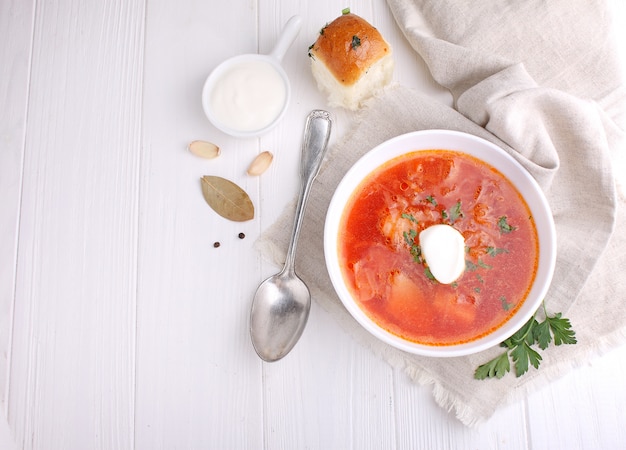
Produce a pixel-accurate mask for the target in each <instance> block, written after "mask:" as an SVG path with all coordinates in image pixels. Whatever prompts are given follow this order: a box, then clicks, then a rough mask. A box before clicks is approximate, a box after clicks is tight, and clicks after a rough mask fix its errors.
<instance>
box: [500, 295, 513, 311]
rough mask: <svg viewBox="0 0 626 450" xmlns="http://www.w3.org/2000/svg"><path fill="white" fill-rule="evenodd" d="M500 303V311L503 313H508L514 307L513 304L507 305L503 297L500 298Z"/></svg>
mask: <svg viewBox="0 0 626 450" xmlns="http://www.w3.org/2000/svg"><path fill="white" fill-rule="evenodd" d="M500 303H502V309H503V310H505V311H509V310H510V309H511V308H512V307H513V306H514V304H513V303H509V302H508V301H507V300H506V297H505V296H504V295H501V296H500Z"/></svg>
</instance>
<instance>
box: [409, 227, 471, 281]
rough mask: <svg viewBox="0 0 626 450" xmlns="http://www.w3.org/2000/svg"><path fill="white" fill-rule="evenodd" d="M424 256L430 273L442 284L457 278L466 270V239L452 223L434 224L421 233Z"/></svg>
mask: <svg viewBox="0 0 626 450" xmlns="http://www.w3.org/2000/svg"><path fill="white" fill-rule="evenodd" d="M419 241H420V247H421V249H422V256H423V257H424V259H425V260H426V263H427V264H428V268H429V269H430V273H432V274H433V277H435V279H436V280H437V281H439V282H440V283H442V284H450V283H453V282H454V281H455V280H457V279H458V278H459V277H460V276H461V275H462V274H463V271H464V270H465V239H464V238H463V235H462V234H461V233H459V231H457V230H456V229H455V228H453V227H451V226H450V225H444V224H439V225H432V226H430V227H428V228H426V229H425V230H423V231H422V232H421V233H420V235H419Z"/></svg>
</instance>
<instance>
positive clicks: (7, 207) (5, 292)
mask: <svg viewBox="0 0 626 450" xmlns="http://www.w3.org/2000/svg"><path fill="white" fill-rule="evenodd" d="M33 10H34V2H32V1H30V2H29V1H20V0H11V1H3V2H0V30H2V35H3V37H2V40H0V105H2V107H0V211H2V214H0V409H1V410H2V414H0V421H3V420H5V419H4V416H5V415H6V409H7V395H8V387H9V386H8V370H9V361H10V346H11V330H12V328H13V303H14V294H15V273H16V272H15V271H16V263H17V238H18V218H19V210H20V196H21V189H22V160H23V158H24V133H25V128H26V102H27V99H28V78H29V73H30V67H29V66H30V56H31V55H30V52H31V47H32V37H33V24H32V21H33Z"/></svg>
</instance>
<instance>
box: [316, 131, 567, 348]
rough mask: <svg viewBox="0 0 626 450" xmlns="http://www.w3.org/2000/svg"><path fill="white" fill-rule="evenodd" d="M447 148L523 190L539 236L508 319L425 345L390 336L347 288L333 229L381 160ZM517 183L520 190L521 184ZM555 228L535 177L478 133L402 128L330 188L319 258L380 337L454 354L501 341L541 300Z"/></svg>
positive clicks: (344, 298) (352, 309) (347, 302)
mask: <svg viewBox="0 0 626 450" xmlns="http://www.w3.org/2000/svg"><path fill="white" fill-rule="evenodd" d="M433 149H441V150H452V151H458V152H461V153H465V154H469V155H472V156H474V157H476V158H478V159H480V160H481V161H483V162H485V163H487V164H489V165H491V166H493V167H495V168H496V169H497V170H499V171H500V172H501V173H502V174H504V175H505V176H506V177H507V178H508V180H509V181H510V182H511V183H513V185H514V186H515V187H516V189H517V190H518V191H519V192H520V194H522V196H523V198H524V199H525V201H526V203H527V205H528V207H529V208H530V210H531V213H532V215H533V218H534V219H535V224H536V227H537V234H538V238H539V263H538V267H537V274H536V276H535V280H534V281H533V284H532V287H531V290H530V292H529V294H528V296H527V297H526V300H525V301H524V303H523V305H522V307H521V308H520V309H519V310H518V312H517V313H516V314H514V315H513V316H512V317H511V318H510V319H509V320H507V321H506V322H505V323H504V324H503V325H501V326H500V327H499V328H497V329H496V330H494V331H492V332H491V333H489V334H487V335H485V336H483V337H480V338H478V339H475V340H473V341H470V342H466V343H462V344H456V345H441V346H437V345H425V344H418V343H415V342H411V341H408V340H405V339H402V338H400V337H399V336H397V335H394V334H392V333H390V332H388V331H386V330H384V329H383V328H381V327H380V326H378V325H377V324H376V323H375V322H374V321H373V320H372V319H370V318H369V316H367V315H366V314H365V312H364V311H363V310H362V309H361V308H360V307H359V306H358V304H357V302H356V301H355V300H354V299H353V298H352V296H351V294H350V293H349V291H348V288H347V287H346V285H345V283H344V281H343V275H342V273H341V268H340V267H339V262H338V259H337V247H338V242H337V238H338V236H337V234H338V230H339V224H340V221H341V217H342V215H343V211H344V207H345V204H346V202H347V200H348V199H349V198H350V197H351V195H352V193H353V192H354V189H356V187H357V186H358V185H359V184H360V183H361V181H363V179H365V178H366V177H367V176H368V175H369V174H371V173H372V171H374V170H375V169H377V168H378V167H380V166H381V165H382V164H384V163H385V162H387V161H389V160H391V159H393V158H395V157H398V156H401V155H404V154H407V153H412V152H415V151H423V150H433ZM522 187H523V188H524V189H522ZM556 249H557V247H556V229H555V225H554V219H553V217H552V212H551V209H550V206H549V204H548V201H547V199H546V197H545V195H544V193H543V191H542V190H541V188H540V187H539V184H538V183H537V181H536V180H535V179H534V178H533V177H532V176H531V175H530V173H529V172H528V171H527V170H526V169H525V168H524V167H523V166H522V165H521V164H520V163H519V162H518V161H516V160H515V159H514V158H513V157H512V156H511V155H509V154H508V153H507V152H505V151H504V150H503V149H502V148H500V147H498V146H497V145H495V144H493V143H492V142H489V141H487V140H486V139H483V138H481V137H478V136H475V135H472V134H469V133H465V132H460V131H453V130H444V129H429V130H420V131H413V132H409V133H405V134H402V135H399V136H396V137H393V138H391V139H389V140H386V141H384V142H382V143H381V144H379V145H377V146H375V147H374V148H372V149H371V150H369V151H368V152H366V153H365V154H364V155H363V156H362V157H360V158H359V159H358V160H357V161H356V162H355V163H354V164H353V165H352V167H350V169H349V170H348V171H347V172H346V173H345V174H344V176H343V178H342V179H341V181H340V182H339V184H338V185H337V187H336V188H335V192H334V193H333V196H332V198H331V201H330V203H329V206H328V210H327V213H326V220H325V224H324V258H325V262H326V269H327V271H328V275H329V277H330V279H331V283H332V285H333V288H334V290H335V292H336V294H337V295H338V297H339V299H340V300H341V302H342V304H343V305H344V307H345V308H346V309H347V310H348V312H349V313H350V315H351V316H352V317H353V318H354V319H355V320H356V321H357V322H358V323H359V324H360V325H361V326H362V327H363V328H365V329H366V330H367V331H369V332H370V333H371V334H372V335H374V336H375V337H376V338H378V339H379V340H381V341H383V342H385V343H387V344H389V345H391V346H393V347H395V348H397V349H399V350H403V351H406V352H408V353H412V354H417V355H422V356H433V357H456V356H464V355H469V354H473V353H478V352H480V351H483V350H485V349H487V348H490V347H493V346H495V345H498V344H500V342H502V341H504V340H506V339H508V338H509V337H510V336H511V335H513V334H514V333H515V332H516V331H517V330H518V329H520V328H521V327H522V326H523V325H524V324H525V323H526V322H527V321H528V320H529V319H530V318H531V317H532V315H533V314H534V313H535V312H536V310H537V308H538V307H539V306H540V305H541V303H542V301H543V299H544V297H545V295H546V293H547V291H548V289H549V287H550V284H551V281H552V276H553V274H554V269H555V265H556Z"/></svg>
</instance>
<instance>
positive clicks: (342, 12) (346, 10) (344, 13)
mask: <svg viewBox="0 0 626 450" xmlns="http://www.w3.org/2000/svg"><path fill="white" fill-rule="evenodd" d="M341 14H342V15H344V16H345V15H346V14H350V8H344V9H342V10H341Z"/></svg>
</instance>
